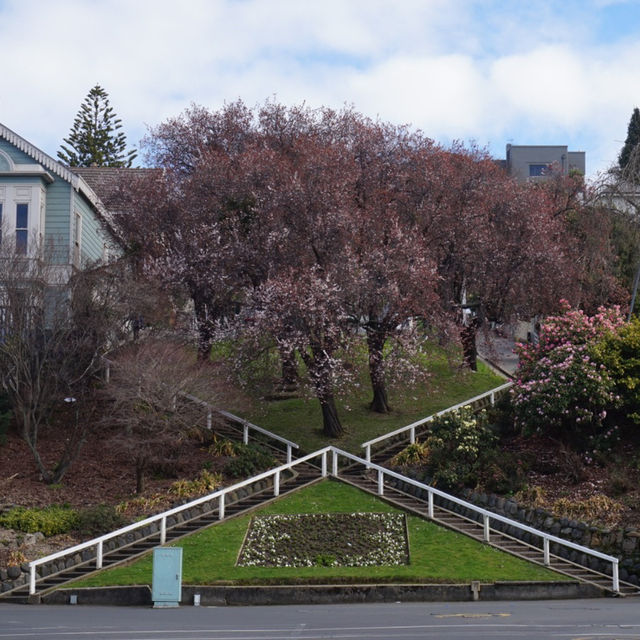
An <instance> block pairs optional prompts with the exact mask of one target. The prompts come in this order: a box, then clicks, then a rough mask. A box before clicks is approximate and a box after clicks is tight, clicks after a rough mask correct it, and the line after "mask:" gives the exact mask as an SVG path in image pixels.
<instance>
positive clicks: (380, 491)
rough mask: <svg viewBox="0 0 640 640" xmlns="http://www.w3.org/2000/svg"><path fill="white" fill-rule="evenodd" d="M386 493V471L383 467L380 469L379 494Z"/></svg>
mask: <svg viewBox="0 0 640 640" xmlns="http://www.w3.org/2000/svg"><path fill="white" fill-rule="evenodd" d="M383 494H384V473H383V472H382V469H378V495H379V496H381V495H383Z"/></svg>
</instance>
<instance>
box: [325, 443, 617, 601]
mask: <svg viewBox="0 0 640 640" xmlns="http://www.w3.org/2000/svg"><path fill="white" fill-rule="evenodd" d="M329 448H330V449H331V451H332V454H333V465H332V475H334V476H336V477H338V460H337V457H338V456H342V457H343V458H346V459H347V460H350V461H352V462H355V463H358V464H362V465H364V467H365V468H366V469H369V470H370V471H374V472H377V485H378V495H380V496H382V495H384V486H385V478H394V479H396V480H400V481H401V482H404V483H406V484H410V485H412V486H414V487H417V488H419V489H422V490H423V491H426V492H427V513H428V516H429V518H430V519H433V509H434V497H435V496H438V497H440V498H443V499H445V500H449V501H450V502H454V503H455V504H457V505H459V506H461V507H464V508H466V509H468V510H470V511H472V512H474V513H476V514H478V515H480V516H482V524H483V529H484V535H483V538H484V541H485V542H490V541H491V523H492V522H501V523H503V524H506V525H508V526H511V527H514V528H516V529H519V530H520V531H526V532H528V533H530V534H533V535H535V536H538V537H540V538H541V539H542V549H541V551H542V553H543V562H544V564H545V565H546V566H549V565H550V562H551V554H550V544H551V543H556V544H558V545H560V546H563V547H567V548H569V549H572V550H574V551H579V552H580V553H584V554H586V555H590V556H593V557H594V558H599V559H600V560H604V561H606V562H610V563H611V576H612V577H611V581H612V589H613V591H615V592H619V591H620V581H619V577H618V558H615V557H613V556H610V555H607V554H606V553H601V552H600V551H595V550H593V549H589V548H588V547H583V546H582V545H579V544H575V543H574V542H569V541H568V540H564V539H562V538H558V537H556V536H554V535H551V534H549V533H545V532H544V531H540V530H539V529H534V528H533V527H529V526H527V525H526V524H522V523H520V522H518V521H516V520H511V519H510V518H506V517H505V516H501V515H498V514H497V513H493V512H492V511H487V510H486V509H483V508H482V507H478V506H476V505H475V504H472V503H471V502H467V501H465V500H462V499H460V498H456V497H455V496H452V495H450V494H448V493H445V492H444V491H440V490H439V489H436V488H435V487H432V486H430V485H427V484H423V483H422V482H418V481H417V480H413V479H411V478H408V477H406V476H403V475H402V474H400V473H396V472H395V471H389V469H386V468H385V467H381V466H380V465H377V464H373V463H372V462H371V461H369V460H363V459H362V458H359V457H357V456H354V455H352V454H350V453H347V452H346V451H341V450H340V449H336V448H335V447H329ZM317 453H320V452H317ZM323 455H326V454H323ZM496 531H497V530H496ZM532 546H533V545H532Z"/></svg>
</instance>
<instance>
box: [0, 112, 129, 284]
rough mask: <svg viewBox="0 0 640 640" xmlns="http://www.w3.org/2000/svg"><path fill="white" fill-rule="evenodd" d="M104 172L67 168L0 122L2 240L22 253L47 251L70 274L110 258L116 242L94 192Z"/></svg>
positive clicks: (116, 249)
mask: <svg viewBox="0 0 640 640" xmlns="http://www.w3.org/2000/svg"><path fill="white" fill-rule="evenodd" d="M83 172H86V175H83ZM113 172H114V170H111V171H109V170H106V173H107V174H109V175H113ZM104 173H105V171H103V170H102V169H99V170H98V171H96V169H95V168H90V169H80V168H76V167H68V166H66V165H64V164H62V163H60V162H58V161H57V160H54V159H53V158H52V157H51V156H48V155H47V154H46V153H44V152H43V151H41V150H40V149H38V148H37V147H35V146H34V145H33V144H31V143H30V142H28V141H27V140H25V139H24V138H22V137H21V136H19V135H18V134H17V133H14V132H13V131H11V129H8V128H7V127H5V126H4V125H2V124H0V222H1V227H0V231H1V236H0V239H1V241H2V242H4V243H7V242H11V245H10V246H12V247H14V246H15V251H16V253H18V254H23V255H25V256H26V257H35V255H36V252H38V251H41V250H43V249H44V250H45V251H49V250H50V251H51V255H54V256H55V262H56V263H57V264H59V265H60V266H61V267H62V268H63V269H64V268H65V267H66V269H64V271H65V272H66V273H68V274H69V275H70V274H71V273H72V271H73V269H80V268H83V267H85V266H88V265H96V264H99V263H101V262H102V263H104V262H108V261H109V259H110V258H111V257H113V256H114V255H116V254H117V253H119V247H120V243H119V241H118V235H117V233H116V231H115V226H114V224H113V214H112V212H110V211H109V210H108V209H107V207H106V206H105V204H104V202H103V200H102V199H101V198H100V197H99V196H98V194H97V193H96V188H95V187H96V185H98V186H102V185H103V183H104ZM98 190H99V189H98ZM14 243H15V244H14Z"/></svg>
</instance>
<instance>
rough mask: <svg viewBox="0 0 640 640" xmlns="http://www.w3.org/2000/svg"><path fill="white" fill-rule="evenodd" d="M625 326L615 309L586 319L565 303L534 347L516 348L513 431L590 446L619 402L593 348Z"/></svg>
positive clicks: (608, 374)
mask: <svg viewBox="0 0 640 640" xmlns="http://www.w3.org/2000/svg"><path fill="white" fill-rule="evenodd" d="M624 323H625V322H624V318H623V317H622V315H621V313H620V309H619V308H618V307H612V308H608V309H605V308H600V309H599V310H598V313H597V314H595V315H594V316H588V315H586V314H585V313H584V312H583V311H581V310H579V309H572V308H571V306H570V305H569V304H568V303H567V302H566V301H563V312H562V313H561V314H560V315H557V316H551V317H549V318H547V320H546V321H545V322H544V324H543V325H542V327H541V331H540V340H539V343H538V344H537V345H534V344H521V345H518V346H517V350H518V354H519V356H520V365H519V368H518V371H517V378H516V381H515V384H514V387H513V391H512V402H513V407H514V413H515V419H516V423H517V426H519V427H520V428H522V429H523V430H524V431H525V432H529V433H531V432H541V433H550V434H551V433H552V434H554V435H555V436H556V437H560V438H561V439H563V440H569V441H572V442H573V443H575V444H577V445H579V446H583V447H584V446H585V445H586V444H587V443H589V442H593V441H594V438H596V437H597V436H598V434H599V433H600V431H602V429H601V427H602V425H603V420H604V418H605V417H606V415H607V409H608V408H610V407H612V406H615V405H616V403H617V402H618V400H619V398H618V396H617V395H616V392H615V382H614V380H613V378H612V375H611V373H610V372H609V370H608V369H607V368H606V367H605V365H604V364H602V362H601V361H600V359H598V358H597V357H595V347H596V345H598V344H599V343H600V342H602V341H603V340H604V339H605V338H606V337H608V336H610V335H611V334H614V333H615V332H616V330H617V329H618V328H619V327H621V326H622V325H624Z"/></svg>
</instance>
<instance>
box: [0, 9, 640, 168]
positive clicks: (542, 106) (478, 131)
mask: <svg viewBox="0 0 640 640" xmlns="http://www.w3.org/2000/svg"><path fill="white" fill-rule="evenodd" d="M0 46H1V49H2V52H3V54H2V67H1V68H2V73H1V74H0V78H1V81H0V122H2V123H3V124H5V125H6V126H8V127H9V128H10V129H13V130H14V131H16V132H17V133H19V134H20V135H22V136H23V137H25V138H27V139H28V140H29V141H30V142H32V143H33V144H35V145H36V146H38V147H40V148H41V149H43V150H44V151H46V152H47V153H49V154H51V155H53V156H55V154H56V151H57V149H58V148H59V145H60V143H61V142H62V138H64V137H65V136H67V135H68V133H69V129H70V127H71V124H72V122H73V119H74V116H75V114H76V112H77V111H78V109H79V107H80V104H81V102H82V100H83V98H84V97H85V95H86V94H87V92H88V91H89V89H90V88H91V87H92V86H94V85H95V84H96V83H98V84H100V85H102V86H103V87H104V88H105V89H106V90H107V91H108V93H109V95H110V98H111V104H112V106H113V107H114V108H115V111H116V112H117V114H118V115H119V116H120V117H121V118H122V121H123V125H124V130H125V132H126V134H127V137H128V140H129V142H130V143H131V144H137V143H138V142H139V140H140V139H141V137H142V136H143V135H144V134H145V133H146V131H147V128H148V127H149V126H153V125H156V124H158V123H159V122H161V121H162V120H164V119H166V118H168V117H171V116H175V115H178V114H179V113H180V112H181V111H182V110H183V109H184V108H185V107H187V106H188V105H189V104H190V103H192V102H194V103H197V104H201V105H204V106H206V107H209V108H211V109H217V108H219V107H220V106H221V105H223V104H224V103H225V102H230V101H234V100H236V99H238V98H242V99H243V100H244V101H245V102H246V103H247V104H249V105H254V104H256V103H259V102H263V101H264V100H265V99H267V98H273V97H275V98H276V99H277V100H278V101H280V102H284V103H286V104H294V103H300V102H303V101H304V102H306V103H307V104H309V105H311V106H320V105H327V106H334V107H339V106H342V105H343V104H349V105H353V106H354V107H355V108H356V109H357V110H358V111H361V112H363V113H365V114H367V115H369V116H372V117H376V116H379V117H380V118H382V119H384V120H390V121H393V122H396V123H406V124H411V125H412V126H414V127H416V128H420V129H422V130H423V131H424V133H425V134H426V135H428V136H430V137H431V138H434V139H435V140H437V141H439V142H441V143H443V144H445V145H446V144H448V143H450V142H451V141H452V140H455V139H458V140H464V141H467V142H468V141H472V140H473V141H475V142H476V143H477V144H479V145H480V146H482V147H487V148H488V149H489V150H490V151H491V152H492V153H493V154H494V155H495V156H496V157H504V148H505V144H506V143H507V142H512V143H513V144H568V145H569V147H570V149H571V150H576V151H578V150H580V151H586V152H587V173H588V174H590V175H593V174H594V173H595V172H596V171H598V170H602V169H605V168H606V167H607V166H609V165H610V164H612V163H613V162H614V161H615V159H616V156H617V153H618V151H619V149H620V147H621V145H622V143H623V141H624V138H625V136H626V130H627V124H628V121H629V117H630V115H631V112H632V110H633V107H634V106H640V64H639V61H640V0H627V1H616V0H557V1H554V0H535V1H534V2H530V1H526V0H179V1H176V0H0Z"/></svg>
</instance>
